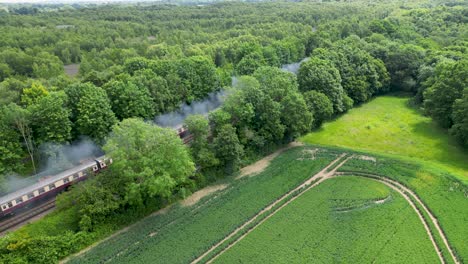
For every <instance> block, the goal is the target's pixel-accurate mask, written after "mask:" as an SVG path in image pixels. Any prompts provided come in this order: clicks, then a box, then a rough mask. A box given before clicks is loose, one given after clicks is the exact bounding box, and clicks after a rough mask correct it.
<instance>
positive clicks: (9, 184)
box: [0, 138, 103, 195]
mask: <svg viewBox="0 0 468 264" xmlns="http://www.w3.org/2000/svg"><path fill="white" fill-rule="evenodd" d="M38 152H39V153H38V154H39V156H40V157H41V158H42V160H41V162H40V166H39V167H40V168H41V170H40V172H39V173H37V174H36V175H33V176H30V177H27V178H24V177H21V176H19V175H18V174H15V173H11V174H7V175H4V177H3V179H4V180H3V181H0V195H4V194H7V193H10V192H14V191H16V190H18V189H21V188H24V187H26V186H29V185H32V184H34V183H36V182H37V181H39V180H40V179H41V178H44V177H47V176H51V175H55V174H57V173H59V172H61V171H64V170H67V169H70V168H73V167H74V166H77V165H79V164H80V163H81V162H83V161H86V160H89V159H93V158H95V157H99V156H101V155H103V151H102V150H101V148H100V147H99V146H97V145H96V144H94V143H93V142H92V141H91V140H90V139H86V138H83V139H81V140H79V141H77V142H74V143H72V144H69V145H61V144H56V143H45V144H42V145H41V147H40V148H39V150H38ZM0 178H1V177H0Z"/></svg>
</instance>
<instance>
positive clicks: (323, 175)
mask: <svg viewBox="0 0 468 264" xmlns="http://www.w3.org/2000/svg"><path fill="white" fill-rule="evenodd" d="M345 156H346V153H344V154H342V155H341V156H339V157H338V158H337V159H335V160H334V161H332V162H331V163H330V164H328V165H327V166H326V167H325V168H323V169H322V170H321V171H319V172H318V173H317V174H315V175H313V176H312V177H310V178H309V179H308V180H306V181H305V182H303V183H302V184H300V185H299V186H297V187H296V188H294V189H293V190H291V191H289V192H287V193H286V194H284V195H283V196H281V197H280V198H278V199H277V200H276V201H274V202H273V203H271V204H270V205H268V206H267V207H266V208H265V209H263V210H261V211H260V212H258V213H257V214H255V215H254V216H253V217H252V218H250V219H249V220H248V221H246V222H245V223H244V224H242V225H241V226H240V227H238V228H236V229H235V230H234V231H233V232H231V233H230V234H229V235H228V236H226V237H225V238H224V239H222V240H221V241H219V242H218V243H216V244H215V245H213V246H212V247H211V248H210V249H208V250H207V251H205V253H203V254H202V255H200V256H199V257H198V258H196V259H195V260H193V261H192V262H191V263H192V264H195V263H198V262H200V261H201V260H202V259H203V258H205V257H206V256H207V255H209V254H210V253H211V252H213V251H214V250H216V249H217V248H218V247H219V246H220V245H222V244H223V243H225V242H226V241H228V240H229V239H231V238H232V237H234V236H235V235H237V234H238V233H239V232H240V231H242V230H243V229H244V228H245V227H247V226H248V225H250V224H251V223H253V222H254V221H255V220H257V219H258V218H259V217H260V216H262V215H263V214H265V213H268V214H269V215H268V216H267V217H266V218H265V219H263V220H261V221H260V222H259V223H257V224H255V226H254V227H253V228H251V229H249V231H247V232H246V233H245V234H243V235H242V236H240V237H239V238H237V239H236V240H235V241H234V242H233V243H231V244H230V245H229V246H228V247H227V248H225V249H223V250H222V251H221V252H219V253H217V254H216V255H215V256H214V257H213V258H212V259H210V260H209V261H208V262H207V263H211V262H212V261H213V260H214V259H216V258H217V257H218V256H219V255H221V254H222V253H224V252H225V251H226V250H228V249H229V248H231V247H232V246H234V245H235V244H236V243H237V242H239V241H240V240H241V239H242V238H244V237H245V236H246V235H248V234H249V233H250V232H252V231H253V230H254V229H255V228H256V227H257V226H259V225H260V224H261V223H263V222H264V221H266V220H267V219H268V218H270V217H271V216H273V215H274V214H275V213H276V212H278V211H279V210H281V209H282V208H283V207H285V206H286V205H288V204H289V203H290V202H292V201H293V200H295V199H296V198H298V197H299V196H301V194H303V193H305V192H306V191H308V190H309V189H311V188H313V187H315V186H317V185H319V184H320V183H321V182H322V181H324V180H325V179H328V178H329V177H332V176H333V174H334V173H335V172H336V170H337V169H338V168H339V167H341V166H342V165H343V164H344V163H345V162H346V161H347V160H348V159H349V158H351V157H348V158H346V159H345V160H343V161H342V162H341V163H340V164H338V166H336V167H335V168H333V169H332V170H331V171H328V169H329V168H330V167H332V166H333V165H335V164H336V163H337V162H338V161H340V160H342V159H343V157H345ZM303 188H306V189H305V190H304V191H302V192H301V193H299V194H298V195H296V196H294V197H293V198H291V199H290V200H289V201H287V202H286V203H285V204H283V205H281V206H280V207H278V208H277V209H274V210H273V208H274V207H275V206H276V205H278V204H280V203H281V202H283V201H284V200H285V199H287V198H288V197H289V196H290V195H291V194H292V193H294V192H297V191H300V190H301V189H303ZM272 210H273V211H272ZM270 211H271V212H270Z"/></svg>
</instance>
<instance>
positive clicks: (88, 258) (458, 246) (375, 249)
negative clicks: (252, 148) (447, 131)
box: [70, 146, 468, 263]
mask: <svg viewBox="0 0 468 264" xmlns="http://www.w3.org/2000/svg"><path fill="white" fill-rule="evenodd" d="M316 149H317V147H316V146H305V147H297V148H293V149H290V150H288V151H286V152H284V153H283V154H281V155H279V156H278V157H276V158H275V159H274V160H273V161H272V162H271V164H270V165H269V166H268V167H267V168H266V169H265V170H264V171H263V172H262V173H260V174H258V175H256V176H255V177H244V178H242V179H237V180H236V179H234V178H231V179H228V180H226V181H224V182H221V183H223V184H227V186H228V187H227V188H226V189H224V190H221V191H218V192H216V193H214V194H211V195H209V196H207V197H204V198H203V199H202V200H200V201H199V202H198V203H196V204H195V205H192V206H186V207H184V206H181V205H175V206H173V207H171V208H169V209H168V210H167V211H166V212H164V213H162V214H157V215H153V216H151V217H148V218H146V219H144V220H142V221H140V222H139V223H137V224H136V225H134V226H132V227H130V228H129V229H128V230H126V231H125V232H122V233H120V234H118V235H116V236H115V237H113V238H111V239H109V240H107V241H104V242H103V243H101V244H99V245H97V246H96V247H94V248H92V249H91V250H89V251H87V252H86V253H84V254H82V255H80V256H78V257H75V258H74V259H72V260H71V262H70V263H99V262H106V261H109V262H110V263H189V262H191V261H193V260H194V259H195V258H197V257H198V256H200V255H202V254H203V253H204V252H206V251H207V250H208V249H210V247H212V246H213V245H215V244H216V243H218V242H219V241H221V240H222V239H223V238H225V237H226V236H228V235H229V234H230V233H231V232H233V231H234V230H235V229H236V228H238V227H240V226H241V225H242V224H244V223H245V222H246V221H247V220H249V219H251V218H252V217H253V216H254V215H256V214H257V213H259V212H260V211H262V209H263V208H265V207H266V206H267V205H269V204H271V203H272V202H273V201H275V200H277V199H278V198H279V197H281V196H282V195H284V194H285V193H287V192H288V191H290V190H292V189H294V188H295V187H296V186H298V185H299V184H301V183H302V182H303V181H304V180H305V179H307V178H309V177H310V176H312V175H313V174H315V173H317V172H318V171H320V170H321V169H322V168H324V167H325V166H326V165H327V164H329V163H330V162H331V161H332V160H334V159H335V158H336V157H337V156H338V155H339V154H340V153H342V152H344V150H343V149H340V148H320V149H319V151H318V152H315V150H316ZM311 153H314V154H312V155H311ZM348 153H349V154H354V155H355V158H352V159H350V160H348V161H347V162H346V163H345V164H344V165H343V166H342V167H340V168H339V170H338V171H352V172H356V173H357V172H367V173H373V174H378V175H383V176H385V177H388V178H392V179H394V180H397V181H398V182H400V183H402V184H404V185H405V186H408V187H409V188H410V189H411V190H413V191H414V192H415V193H416V194H417V195H418V196H419V197H420V198H421V200H422V201H423V202H424V204H425V205H426V206H427V207H428V208H429V210H430V211H431V213H432V214H433V215H434V216H435V217H436V218H437V219H438V221H439V223H440V225H441V227H442V229H443V231H444V233H445V235H446V237H447V239H448V241H449V244H450V246H451V248H452V249H453V250H454V252H455V254H456V256H457V258H458V259H459V260H461V261H462V262H463V261H464V260H466V259H468V245H467V244H466V243H465V238H466V237H468V227H467V226H466V222H467V221H468V219H467V217H468V187H467V186H466V185H465V184H464V183H462V182H460V181H459V180H457V179H456V178H455V177H453V176H451V175H450V174H449V173H447V171H445V170H442V169H440V170H439V169H434V168H432V167H430V168H428V167H425V163H417V162H414V161H409V162H402V161H400V160H395V159H393V158H389V157H387V156H379V155H375V156H373V157H375V158H376V160H375V161H372V160H366V159H360V155H361V154H360V153H356V152H352V151H351V152H348ZM314 156H315V159H310V158H311V157H314ZM291 197H292V196H291ZM288 199H290V198H288ZM378 200H385V202H383V203H375V201H378ZM419 209H421V208H419ZM268 214H269V213H266V214H265V216H267V215H268ZM423 215H424V218H425V220H426V222H430V221H428V219H429V218H428V216H427V215H426V214H423ZM261 219H263V218H262V217H260V218H259V220H258V221H255V222H253V225H256V224H259V225H258V226H257V228H256V229H254V230H253V232H252V233H249V234H247V235H246V236H245V237H244V238H243V239H242V240H239V243H238V244H236V245H234V246H233V247H232V248H230V249H229V250H228V251H226V252H224V253H222V254H221V255H219V257H218V258H216V259H215V260H216V261H217V263H224V262H250V263H251V262H256V263H265V262H267V263H268V262H270V263H271V262H273V261H272V260H278V262H283V263H286V262H288V263H289V262H297V263H304V262H308V261H309V262H310V261H312V260H311V259H313V260H316V262H324V263H327V262H347V263H353V262H358V260H362V261H363V262H373V261H374V260H376V261H377V262H387V263H388V262H391V263H435V262H437V261H438V257H437V255H436V253H435V250H434V248H433V247H432V244H431V242H430V240H429V238H428V235H427V234H426V233H425V230H424V227H423V225H422V223H421V222H420V220H419V218H418V217H417V215H416V213H415V212H414V211H413V210H412V209H411V207H410V206H409V204H408V203H407V202H406V200H404V199H403V197H401V196H400V195H399V194H398V193H396V192H395V191H393V190H391V189H389V188H388V187H387V186H385V185H383V184H382V183H379V182H376V181H374V180H371V179H364V178H361V177H338V178H332V179H329V180H326V181H324V182H323V183H321V184H320V185H318V186H317V187H315V188H314V189H311V190H309V191H306V192H303V193H302V194H301V196H298V198H297V199H296V200H294V201H293V202H292V203H290V204H288V205H286V206H285V207H284V208H282V209H281V210H279V211H277V213H276V214H274V215H273V216H272V217H271V218H269V219H268V220H266V221H265V222H263V223H262V222H261ZM403 223H404V224H403ZM251 227H252V226H247V227H245V228H243V229H242V231H241V232H240V233H239V235H238V236H234V237H233V238H232V239H230V240H228V241H227V242H226V243H223V244H221V245H220V246H219V247H218V248H217V249H216V250H215V251H214V252H212V253H210V254H209V255H208V256H207V257H205V258H204V259H203V261H206V260H208V259H209V258H211V257H213V256H214V255H216V254H217V253H219V252H221V251H222V250H223V249H225V248H226V247H227V246H228V243H231V242H233V241H234V240H235V239H237V238H239V237H240V235H242V234H244V233H245V232H247V231H248V229H249V228H251ZM429 228H430V229H431V233H433V234H435V235H434V238H435V240H436V243H437V244H438V246H439V247H440V248H441V250H442V254H443V257H444V258H445V260H446V261H447V263H452V261H451V259H450V255H449V253H448V250H447V249H446V248H444V245H443V242H442V240H441V237H440V236H439V235H438V234H437V232H435V227H434V226H433V224H431V223H429ZM202 263H203V262H202Z"/></svg>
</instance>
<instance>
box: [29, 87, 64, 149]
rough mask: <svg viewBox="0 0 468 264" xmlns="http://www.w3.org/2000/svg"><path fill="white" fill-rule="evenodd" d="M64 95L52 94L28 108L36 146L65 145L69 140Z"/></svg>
mask: <svg viewBox="0 0 468 264" xmlns="http://www.w3.org/2000/svg"><path fill="white" fill-rule="evenodd" d="M66 100H67V99H66V94H65V93H64V92H53V93H50V94H49V95H48V96H45V97H42V98H40V99H39V100H38V101H37V102H36V103H35V104H33V105H31V106H30V107H29V111H30V112H31V126H32V128H33V131H34V138H35V139H36V142H37V144H38V145H41V144H43V143H46V142H54V143H65V142H67V141H69V140H70V139H71V128H72V123H71V121H70V119H69V117H70V110H68V109H67V108H66V107H65V102H66Z"/></svg>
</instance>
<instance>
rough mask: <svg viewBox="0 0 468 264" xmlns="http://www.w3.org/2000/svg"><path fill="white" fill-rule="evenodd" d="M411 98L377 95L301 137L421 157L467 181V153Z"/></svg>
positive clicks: (305, 139)
mask: <svg viewBox="0 0 468 264" xmlns="http://www.w3.org/2000/svg"><path fill="white" fill-rule="evenodd" d="M408 101H409V98H405V97H396V96H381V97H377V98H375V99H373V100H372V101H371V102H369V103H366V104H364V105H362V106H360V107H357V108H354V109H351V110H350V111H349V113H347V114H344V115H343V116H341V117H339V118H338V119H336V120H335V121H331V122H328V123H325V124H323V126H322V128H320V129H319V130H318V131H316V132H312V133H309V134H308V135H306V136H304V137H303V138H302V139H301V140H302V141H304V142H307V143H311V144H319V145H329V146H339V147H346V148H351V149H354V150H362V151H368V152H373V153H380V154H391V155H393V156H394V157H395V156H402V157H404V158H405V159H406V158H414V159H419V160H423V161H426V162H427V163H429V164H430V165H432V166H438V167H442V168H445V169H448V170H449V171H451V172H452V173H454V174H456V176H457V177H459V178H460V179H462V180H464V181H468V153H467V152H466V151H463V150H462V149H461V148H460V147H459V146H457V144H456V142H454V141H453V140H452V139H451V138H450V137H449V136H448V134H447V131H445V130H443V129H441V128H440V127H438V126H437V124H435V123H434V122H433V121H431V119H430V118H429V117H425V116H423V115H421V113H419V112H418V111H417V110H415V109H414V108H412V107H410V106H409V105H408Z"/></svg>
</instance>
